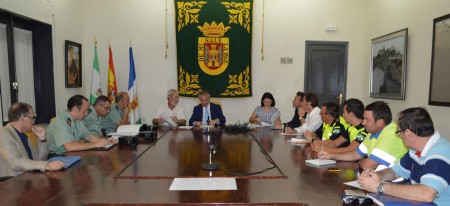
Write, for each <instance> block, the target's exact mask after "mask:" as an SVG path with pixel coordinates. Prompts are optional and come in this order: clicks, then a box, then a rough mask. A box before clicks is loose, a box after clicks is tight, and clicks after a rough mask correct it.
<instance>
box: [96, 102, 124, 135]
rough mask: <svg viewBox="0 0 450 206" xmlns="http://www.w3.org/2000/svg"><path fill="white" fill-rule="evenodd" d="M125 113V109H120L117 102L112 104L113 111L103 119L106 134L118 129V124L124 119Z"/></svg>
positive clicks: (102, 124)
mask: <svg viewBox="0 0 450 206" xmlns="http://www.w3.org/2000/svg"><path fill="white" fill-rule="evenodd" d="M124 114H125V110H124V109H120V108H119V106H118V105H117V103H114V104H112V105H111V111H110V112H109V114H108V115H106V117H103V118H102V120H101V128H102V129H105V132H106V134H108V133H111V132H116V131H117V124H116V123H118V122H120V121H121V120H122V117H123V115H124Z"/></svg>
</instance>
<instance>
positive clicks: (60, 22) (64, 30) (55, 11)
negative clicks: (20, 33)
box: [0, 0, 92, 112]
mask: <svg viewBox="0 0 450 206" xmlns="http://www.w3.org/2000/svg"><path fill="white" fill-rule="evenodd" d="M0 8H2V9H4V10H8V11H10V12H13V13H16V14H19V15H22V16H26V17H29V18H32V19H35V20H37V21H41V22H44V23H46V24H50V25H52V27H53V58H54V59H53V62H54V63H53V64H54V77H55V90H56V91H55V96H56V98H55V103H56V110H57V112H59V111H63V110H65V109H66V108H67V100H68V99H69V97H71V96H73V95H74V94H85V90H86V89H85V88H86V84H90V80H89V81H87V80H86V78H87V77H89V78H90V76H91V74H89V76H86V75H87V74H86V71H89V70H86V69H84V73H83V83H82V85H83V88H76V89H75V88H71V89H66V88H65V83H64V81H65V78H64V75H65V73H64V68H65V67H64V64H65V60H64V58H65V56H64V49H65V48H64V41H65V40H71V41H74V42H79V43H82V44H83V42H84V36H83V22H84V17H83V15H82V14H83V12H82V11H83V2H82V1H70V0H59V1H54V0H53V1H52V0H33V1H30V0H0ZM83 46H84V45H83ZM85 49H86V48H83V50H85ZM83 58H85V56H83ZM91 58H92V57H91ZM83 61H85V60H83ZM83 66H84V65H83ZM84 67H85V66H84Z"/></svg>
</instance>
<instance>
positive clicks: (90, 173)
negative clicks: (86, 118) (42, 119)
mask: <svg viewBox="0 0 450 206" xmlns="http://www.w3.org/2000/svg"><path fill="white" fill-rule="evenodd" d="M279 132H280V131H278V130H270V128H256V129H254V130H253V131H251V132H249V133H245V132H243V133H228V132H225V131H224V130H221V129H216V128H214V129H212V130H211V134H210V135H209V136H208V135H205V134H203V130H202V129H200V128H193V129H191V130H182V129H176V130H165V131H164V130H161V129H160V130H159V131H158V138H157V139H156V140H153V141H146V140H143V139H141V140H140V141H141V142H140V144H138V145H137V146H128V145H117V146H115V147H113V148H112V149H110V150H109V151H82V152H70V153H67V154H66V156H81V158H82V159H81V161H80V162H78V163H76V164H75V165H73V166H72V167H70V168H68V169H67V170H63V171H57V172H39V171H36V172H26V173H23V174H21V175H19V176H16V177H14V178H11V179H9V180H6V181H4V182H0V205H119V204H120V205H152V204H154V205H175V204H183V205H185V204H193V205H196V204H230V205H235V204H241V205H250V204H255V205H341V204H342V203H341V195H342V192H343V191H344V189H353V188H351V187H349V186H346V185H344V184H343V183H344V182H347V181H352V180H355V179H356V178H357V172H358V164H357V163H356V162H337V164H336V165H333V166H332V167H338V168H340V169H341V170H342V172H341V173H330V172H328V170H327V168H328V167H322V168H316V167H310V166H306V165H305V160H306V159H311V158H314V157H315V156H316V155H317V154H315V153H314V152H311V147H310V145H309V144H292V143H291V142H288V141H287V140H289V139H290V138H291V137H292V136H282V135H279V134H278V133H279ZM211 145H213V147H211V148H213V150H209V146H211ZM210 151H213V152H212V153H211V154H212V156H213V157H214V159H213V160H212V161H213V162H214V163H217V164H219V165H220V169H218V170H204V169H202V164H204V163H208V162H209V158H210ZM272 163H273V164H272ZM267 168H273V169H268V170H267V171H265V172H262V171H264V170H265V169H267ZM258 172H261V173H258ZM251 173H256V174H251ZM200 177H203V178H207V177H232V178H235V179H236V185H237V190H197V191H171V190H169V187H170V186H171V184H172V182H173V181H174V178H200Z"/></svg>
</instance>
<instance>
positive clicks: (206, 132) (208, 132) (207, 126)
mask: <svg viewBox="0 0 450 206" xmlns="http://www.w3.org/2000/svg"><path fill="white" fill-rule="evenodd" d="M209 123H210V120H209V116H208V119H206V124H207V125H206V131H204V132H203V134H206V135H210V134H211V131H209Z"/></svg>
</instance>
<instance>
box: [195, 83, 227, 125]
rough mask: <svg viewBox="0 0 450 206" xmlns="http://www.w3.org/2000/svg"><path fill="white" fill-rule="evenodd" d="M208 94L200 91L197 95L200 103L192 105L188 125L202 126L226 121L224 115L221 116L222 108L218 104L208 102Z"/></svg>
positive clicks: (222, 123)
mask: <svg viewBox="0 0 450 206" xmlns="http://www.w3.org/2000/svg"><path fill="white" fill-rule="evenodd" d="M210 98H211V96H210V94H209V92H207V91H202V92H200V94H199V95H198V99H199V100H200V104H199V105H197V106H195V107H194V111H193V112H192V116H191V119H189V125H191V126H202V125H207V124H208V120H209V125H216V124H219V125H224V124H225V122H226V119H225V116H223V113H222V108H221V107H220V105H217V104H214V103H211V102H210Z"/></svg>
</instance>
